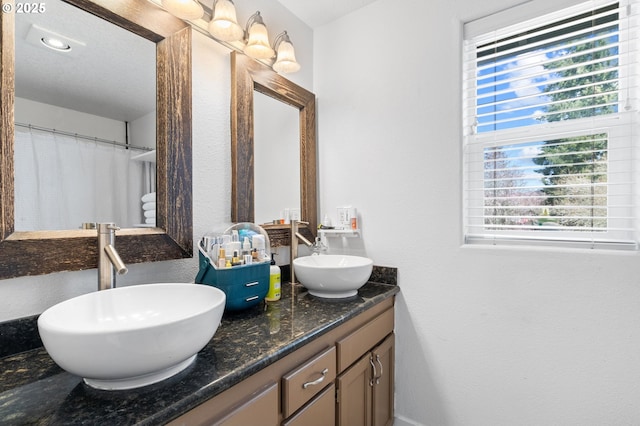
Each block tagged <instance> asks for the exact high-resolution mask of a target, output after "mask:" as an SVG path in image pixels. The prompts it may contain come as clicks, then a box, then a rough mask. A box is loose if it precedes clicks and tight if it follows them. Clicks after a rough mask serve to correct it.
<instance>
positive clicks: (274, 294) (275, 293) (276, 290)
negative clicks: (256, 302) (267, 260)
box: [264, 253, 281, 302]
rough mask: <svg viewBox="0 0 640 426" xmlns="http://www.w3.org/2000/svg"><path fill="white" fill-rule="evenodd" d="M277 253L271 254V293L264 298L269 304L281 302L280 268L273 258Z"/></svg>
mask: <svg viewBox="0 0 640 426" xmlns="http://www.w3.org/2000/svg"><path fill="white" fill-rule="evenodd" d="M274 254H275V253H271V267H270V268H269V291H268V292H267V296H266V297H265V298H264V300H266V301H267V302H275V301H277V300H280V286H281V282H280V267H279V266H278V265H276V261H275V259H274V258H273V256H274Z"/></svg>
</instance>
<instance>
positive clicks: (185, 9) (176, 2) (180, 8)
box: [162, 0, 204, 20]
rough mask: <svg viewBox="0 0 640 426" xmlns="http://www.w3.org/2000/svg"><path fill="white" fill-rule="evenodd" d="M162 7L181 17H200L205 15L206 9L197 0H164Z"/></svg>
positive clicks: (191, 18) (190, 18)
mask: <svg viewBox="0 0 640 426" xmlns="http://www.w3.org/2000/svg"><path fill="white" fill-rule="evenodd" d="M162 7H164V8H165V9H167V11H168V12H169V13H171V14H172V15H174V16H176V17H178V18H180V19H189V20H193V19H198V18H202V15H204V9H203V8H202V5H201V4H200V2H198V1H197V0H162Z"/></svg>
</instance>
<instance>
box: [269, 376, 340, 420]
mask: <svg viewBox="0 0 640 426" xmlns="http://www.w3.org/2000/svg"><path fill="white" fill-rule="evenodd" d="M335 396H336V387H335V386H334V385H331V386H328V387H327V388H326V389H325V390H324V391H322V393H321V394H320V395H318V396H317V397H316V398H314V399H313V401H311V402H310V403H309V404H308V405H307V406H306V407H304V408H303V409H302V410H300V411H299V412H297V413H296V415H295V416H293V417H291V418H290V419H288V420H287V421H285V422H282V426H332V425H335V424H336V397H335Z"/></svg>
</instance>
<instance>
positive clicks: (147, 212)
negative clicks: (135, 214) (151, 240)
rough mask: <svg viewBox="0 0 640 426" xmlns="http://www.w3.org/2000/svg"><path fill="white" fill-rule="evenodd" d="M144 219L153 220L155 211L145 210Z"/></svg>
mask: <svg viewBox="0 0 640 426" xmlns="http://www.w3.org/2000/svg"><path fill="white" fill-rule="evenodd" d="M144 217H146V218H154V219H155V217H156V211H155V210H147V211H145V212H144Z"/></svg>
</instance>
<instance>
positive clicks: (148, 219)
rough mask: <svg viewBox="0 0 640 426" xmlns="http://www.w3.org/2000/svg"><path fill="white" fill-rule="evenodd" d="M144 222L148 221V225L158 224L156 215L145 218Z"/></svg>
mask: <svg viewBox="0 0 640 426" xmlns="http://www.w3.org/2000/svg"><path fill="white" fill-rule="evenodd" d="M144 223H146V224H147V225H155V224H156V218H155V217H148V218H146V219H145V220H144Z"/></svg>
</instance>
